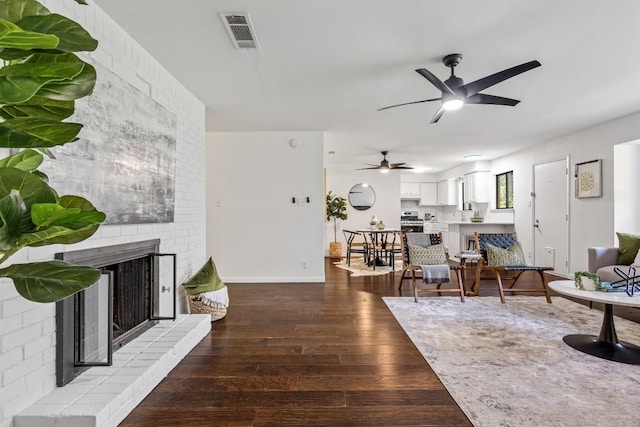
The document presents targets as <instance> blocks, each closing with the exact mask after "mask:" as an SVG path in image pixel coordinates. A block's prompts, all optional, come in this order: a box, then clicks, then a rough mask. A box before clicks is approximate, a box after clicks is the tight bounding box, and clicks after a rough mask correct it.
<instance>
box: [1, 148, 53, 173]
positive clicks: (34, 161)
mask: <svg viewBox="0 0 640 427" xmlns="http://www.w3.org/2000/svg"><path fill="white" fill-rule="evenodd" d="M43 159H44V158H43V156H42V154H40V153H38V152H37V151H35V150H32V149H30V148H27V149H26V150H22V151H20V152H19V153H16V154H14V155H12V156H9V157H6V158H4V159H0V168H16V169H20V170H23V171H25V172H33V171H35V170H36V169H38V166H40V164H42V161H43Z"/></svg>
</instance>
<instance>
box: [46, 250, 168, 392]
mask: <svg viewBox="0 0 640 427" xmlns="http://www.w3.org/2000/svg"><path fill="white" fill-rule="evenodd" d="M159 247H160V240H159V239H154V240H147V241H142V242H133V243H126V244H121V245H114V246H107V247H101V248H93V249H87V250H80V251H73V252H64V253H59V254H56V258H57V259H62V260H64V261H67V262H70V263H73V264H83V265H91V266H94V267H96V268H99V269H100V270H101V271H102V277H101V279H100V280H99V281H98V283H96V284H95V285H93V286H91V287H90V288H87V289H85V290H84V291H82V292H79V293H77V294H76V295H73V296H71V297H69V298H66V299H65V300H63V301H60V302H58V303H57V304H56V341H57V342H56V382H57V385H58V387H62V386H64V385H65V384H68V383H69V382H70V381H71V380H72V379H73V378H75V377H76V376H77V375H79V374H80V373H81V372H83V371H84V370H86V369H88V368H89V367H91V366H110V365H111V363H112V357H113V352H114V351H116V350H117V349H118V348H120V347H122V346H124V345H125V344H126V343H127V342H129V341H131V340H132V339H134V338H135V337H137V336H139V335H140V334H142V333H143V332H144V331H146V330H147V329H149V328H150V327H152V326H153V325H155V324H157V322H158V320H162V319H175V255H174V254H160V253H159ZM161 256H172V257H173V273H174V277H173V282H174V283H173V294H172V297H173V299H174V310H173V316H172V317H162V316H160V314H159V310H160V309H159V302H160V293H161V291H170V289H171V288H169V287H166V286H163V287H162V290H161V288H160V284H159V282H160V263H159V262H158V258H159V257H161ZM163 277H164V274H163Z"/></svg>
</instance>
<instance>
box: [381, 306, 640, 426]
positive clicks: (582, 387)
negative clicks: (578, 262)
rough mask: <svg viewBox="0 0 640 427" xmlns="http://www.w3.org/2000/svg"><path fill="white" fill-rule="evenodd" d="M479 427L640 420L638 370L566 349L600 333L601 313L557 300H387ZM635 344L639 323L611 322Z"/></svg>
mask: <svg viewBox="0 0 640 427" xmlns="http://www.w3.org/2000/svg"><path fill="white" fill-rule="evenodd" d="M383 299H384V301H385V303H386V304H387V306H388V307H389V309H390V310H391V312H392V313H393V315H394V316H395V317H396V319H397V320H398V322H399V323H400V325H401V326H402V327H403V328H404V330H405V332H406V333H407V335H409V337H410V338H411V340H412V341H413V343H414V344H415V345H416V347H417V348H418V350H420V352H421V353H422V355H423V356H424V358H425V359H426V360H427V362H428V363H429V365H431V367H432V368H433V370H434V371H435V372H436V373H437V375H438V377H439V378H440V379H441V381H442V382H443V384H444V385H445V387H446V388H447V390H449V393H451V395H452V396H453V398H454V399H455V400H456V402H457V403H458V405H460V407H461V408H462V410H463V411H464V412H465V414H467V416H468V417H469V419H470V420H471V422H472V423H473V424H474V425H476V426H479V427H480V426H482V427H495V426H545V427H549V426H567V427H569V426H571V427H574V426H637V425H640V366H637V365H635V366H634V365H627V364H623V363H618V362H611V361H608V360H603V359H599V358H597V357H594V356H590V355H588V354H584V353H582V352H579V351H577V350H574V349H573V348H571V347H569V346H568V345H566V344H565V343H564V342H563V341H562V337H564V336H565V335H568V334H594V335H597V334H598V333H599V331H600V325H601V323H602V312H601V311H598V310H590V309H589V308H588V307H585V306H583V305H580V304H577V303H574V302H571V301H568V300H565V299H563V298H559V297H554V298H553V304H548V303H547V302H546V301H545V299H544V297H524V296H519V297H518V296H516V297H513V296H512V297H509V296H508V297H507V303H506V304H501V303H500V300H499V299H498V298H497V297H482V298H466V299H465V301H466V302H465V303H461V302H460V300H459V299H457V298H451V297H434V298H422V299H420V301H419V302H418V303H415V302H413V298H397V297H385V298H383ZM615 324H616V329H617V332H618V338H619V339H620V340H622V341H626V342H629V343H632V344H636V345H640V325H638V324H636V323H633V322H630V321H628V320H625V319H621V318H618V317H616V318H615Z"/></svg>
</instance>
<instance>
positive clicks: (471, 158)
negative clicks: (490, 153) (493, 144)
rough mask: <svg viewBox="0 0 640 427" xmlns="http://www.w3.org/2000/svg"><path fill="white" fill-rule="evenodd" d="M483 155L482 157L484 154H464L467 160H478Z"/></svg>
mask: <svg viewBox="0 0 640 427" xmlns="http://www.w3.org/2000/svg"><path fill="white" fill-rule="evenodd" d="M481 157H482V154H467V155H466V156H464V159H465V160H478V159H479V158H481Z"/></svg>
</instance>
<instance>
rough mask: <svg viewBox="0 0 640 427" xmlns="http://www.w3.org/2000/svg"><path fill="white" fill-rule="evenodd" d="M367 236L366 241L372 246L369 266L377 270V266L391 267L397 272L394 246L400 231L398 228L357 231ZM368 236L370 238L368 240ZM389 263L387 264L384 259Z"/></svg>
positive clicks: (361, 229) (360, 229)
mask: <svg viewBox="0 0 640 427" xmlns="http://www.w3.org/2000/svg"><path fill="white" fill-rule="evenodd" d="M356 231H357V232H358V233H362V235H363V236H365V241H367V242H368V243H369V245H370V246H371V250H372V251H373V252H372V254H371V255H370V256H369V260H370V261H369V265H370V266H372V267H373V269H374V270H375V269H376V266H378V267H383V266H390V267H391V269H392V271H395V257H394V252H393V251H394V246H395V243H396V240H397V239H398V235H399V233H400V229H398V228H382V229H379V228H376V229H371V228H359V229H357V230H356ZM366 236H369V238H367V237H366ZM385 258H386V259H387V260H388V261H387V262H385V261H384V259H385Z"/></svg>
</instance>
